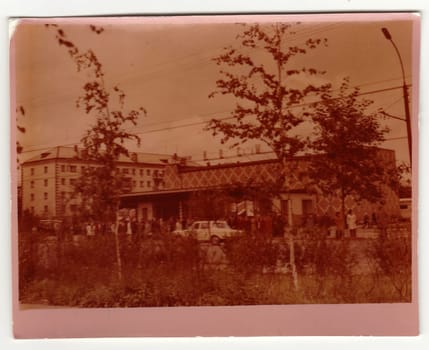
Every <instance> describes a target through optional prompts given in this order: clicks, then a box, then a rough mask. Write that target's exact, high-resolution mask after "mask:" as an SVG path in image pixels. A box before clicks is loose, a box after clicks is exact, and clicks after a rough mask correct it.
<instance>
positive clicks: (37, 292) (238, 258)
mask: <svg viewBox="0 0 429 350" xmlns="http://www.w3.org/2000/svg"><path fill="white" fill-rule="evenodd" d="M312 237H313V239H311V238H310V239H306V240H302V241H300V240H297V241H296V242H295V246H294V252H295V261H296V264H297V270H298V286H299V287H298V289H296V288H295V287H294V283H293V279H292V275H291V273H290V266H289V262H290V261H289V253H290V251H289V248H290V247H289V242H288V241H283V240H268V239H261V238H255V237H250V236H249V237H242V238H235V239H230V240H227V241H226V242H225V245H224V246H223V247H221V248H220V249H223V250H224V252H225V255H226V257H227V259H228V264H224V265H219V266H214V265H213V264H208V263H207V262H206V261H205V254H204V247H202V246H201V245H200V244H199V243H198V242H197V241H196V240H194V239H192V238H189V239H188V238H187V239H174V238H173V237H168V236H167V237H164V238H163V239H143V240H141V241H140V240H139V239H137V238H135V239H132V238H129V237H128V238H127V237H122V239H121V240H120V249H121V255H122V257H123V260H122V261H123V280H122V282H121V283H118V280H117V279H116V278H115V277H114V275H115V274H114V270H115V268H116V260H115V258H114V255H115V253H114V251H115V245H114V242H113V240H112V239H111V238H110V237H109V236H99V237H95V238H94V239H89V240H85V239H83V240H81V241H80V243H76V242H75V243H73V242H63V243H62V244H59V245H53V244H49V245H47V242H46V241H44V239H40V240H38V241H34V240H31V239H30V238H31V236H30V235H28V236H22V239H21V240H20V256H19V259H20V267H19V290H20V301H21V302H22V303H30V304H32V303H34V304H46V305H63V306H75V307H158V306H208V305H218V306H219V305H269V304H308V303H311V304H314V303H316V304H318V303H368V302H383V303H386V302H409V301H410V298H411V245H410V243H411V242H410V240H409V238H405V237H404V238H403V239H402V238H401V239H396V238H392V239H387V240H385V241H382V240H380V241H376V240H372V239H370V240H332V239H323V238H322V235H318V234H317V232H315V233H314V234H313V235H312ZM392 237H393V236H392ZM43 247H48V248H49V249H50V250H51V253H50V254H48V256H49V257H50V259H52V262H53V263H50V264H47V265H46V266H44V263H43V262H42V261H41V257H40V253H41V252H42V251H43V250H44V248H43ZM52 253H53V254H52Z"/></svg>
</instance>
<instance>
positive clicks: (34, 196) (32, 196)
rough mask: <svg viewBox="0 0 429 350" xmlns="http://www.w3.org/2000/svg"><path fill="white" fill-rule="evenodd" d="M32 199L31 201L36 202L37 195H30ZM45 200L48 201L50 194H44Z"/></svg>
mask: <svg viewBox="0 0 429 350" xmlns="http://www.w3.org/2000/svg"><path fill="white" fill-rule="evenodd" d="M30 199H31V201H35V200H36V195H35V194H34V193H30ZM43 199H45V200H46V199H48V192H45V193H43Z"/></svg>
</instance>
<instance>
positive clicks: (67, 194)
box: [21, 146, 172, 218]
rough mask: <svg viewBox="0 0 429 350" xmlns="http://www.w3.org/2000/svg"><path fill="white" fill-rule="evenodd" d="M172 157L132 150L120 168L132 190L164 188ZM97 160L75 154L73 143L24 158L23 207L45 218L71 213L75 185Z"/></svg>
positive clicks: (74, 204)
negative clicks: (82, 158) (164, 178)
mask: <svg viewBox="0 0 429 350" xmlns="http://www.w3.org/2000/svg"><path fill="white" fill-rule="evenodd" d="M171 160H172V157H171V156H169V155H163V154H151V153H131V154H130V157H129V158H128V157H125V156H123V157H121V158H120V159H119V160H118V164H117V167H118V171H121V172H122V173H123V174H124V175H125V177H127V178H128V179H129V181H130V188H129V191H130V192H131V193H133V192H136V193H137V192H138V193H141V192H150V191H154V190H159V189H162V188H163V176H164V168H165V166H166V164H168V163H169V162H171ZM96 166H97V164H94V163H89V162H87V161H83V160H81V159H79V158H78V157H76V151H75V149H74V148H73V147H64V146H58V147H55V148H52V149H49V150H46V151H44V152H42V153H40V154H38V155H37V156H35V157H33V158H31V159H29V160H27V161H25V162H24V163H23V164H22V167H21V188H22V210H24V211H25V210H27V211H29V212H30V213H32V214H34V215H37V216H40V217H46V218H54V217H62V216H68V215H71V214H72V213H73V212H74V210H75V209H76V206H77V205H78V204H79V203H78V202H77V200H76V199H73V198H72V193H73V185H74V183H75V182H76V180H77V179H78V178H79V177H80V176H81V175H82V173H83V172H84V171H85V169H86V168H87V167H96Z"/></svg>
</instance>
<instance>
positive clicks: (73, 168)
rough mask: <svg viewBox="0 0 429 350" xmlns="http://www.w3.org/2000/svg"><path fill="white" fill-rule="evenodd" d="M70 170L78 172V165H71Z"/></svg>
mask: <svg viewBox="0 0 429 350" xmlns="http://www.w3.org/2000/svg"><path fill="white" fill-rule="evenodd" d="M70 171H71V172H72V173H75V172H77V166H76V165H70Z"/></svg>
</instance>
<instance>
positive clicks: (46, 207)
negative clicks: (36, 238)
mask: <svg viewBox="0 0 429 350" xmlns="http://www.w3.org/2000/svg"><path fill="white" fill-rule="evenodd" d="M44 211H45V213H47V212H48V206H47V205H45V207H44Z"/></svg>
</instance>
